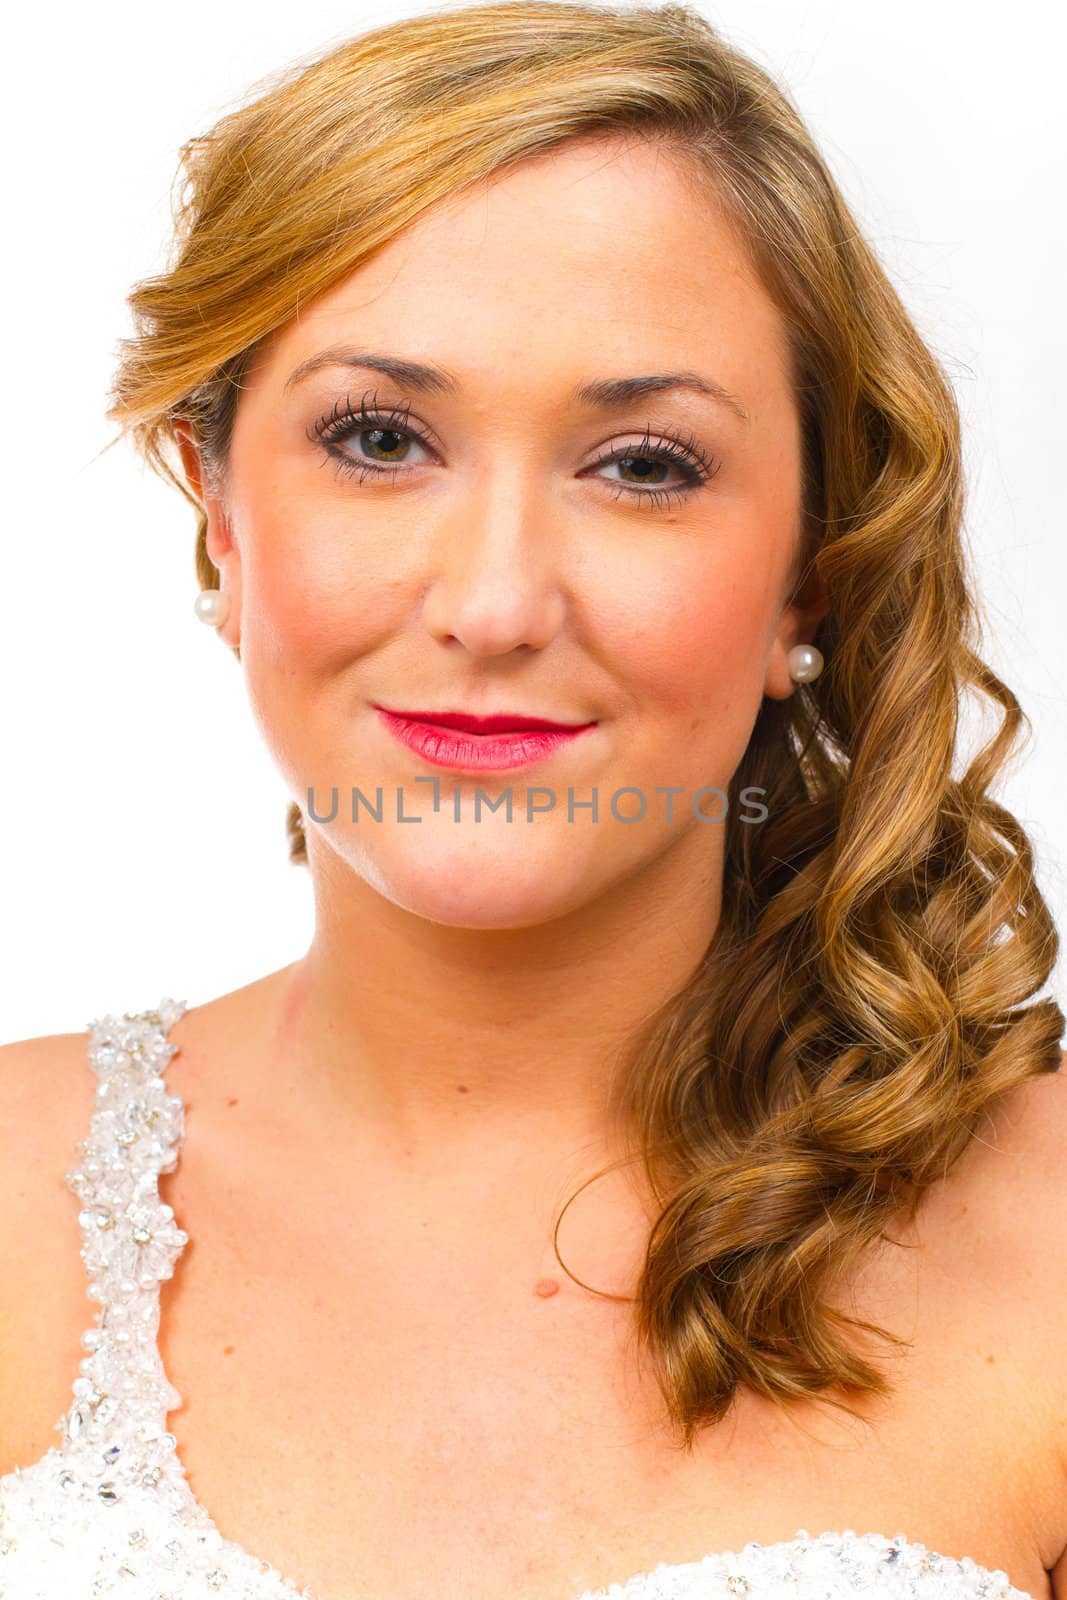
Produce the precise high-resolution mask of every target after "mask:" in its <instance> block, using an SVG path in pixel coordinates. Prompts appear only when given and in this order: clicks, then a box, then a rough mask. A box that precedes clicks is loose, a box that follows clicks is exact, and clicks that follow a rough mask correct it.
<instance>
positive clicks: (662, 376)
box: [283, 346, 749, 423]
mask: <svg viewBox="0 0 1067 1600" xmlns="http://www.w3.org/2000/svg"><path fill="white" fill-rule="evenodd" d="M323 367H369V368H370V369H371V371H373V372H382V373H384V374H385V375H386V377H389V378H393V379H394V380H395V381H396V382H397V383H399V384H401V385H402V386H403V387H404V388H407V389H411V390H413V391H414V392H415V393H417V394H426V395H455V394H457V393H458V392H459V389H460V384H459V380H458V379H457V378H456V377H455V375H454V374H453V373H451V372H446V371H444V369H443V368H441V367H435V366H432V365H430V364H429V363H427V362H422V361H407V360H404V359H403V358H402V357H400V356H388V355H380V354H378V353H376V352H375V351H372V350H352V349H349V348H348V347H347V346H338V347H336V348H334V349H331V350H322V351H320V352H319V354H318V355H315V356H310V357H309V358H308V360H307V361H302V362H301V363H300V365H299V366H298V367H297V368H296V370H295V371H294V372H292V373H290V375H289V377H288V378H287V379H286V381H285V386H284V389H283V393H285V394H288V392H289V390H290V389H292V388H293V387H294V385H295V384H298V383H299V382H300V381H301V379H303V378H306V377H308V376H309V375H310V374H311V373H312V372H318V371H320V370H321V369H322V368H323ZM667 389H689V390H691V391H693V392H694V393H695V394H702V395H707V396H708V397H709V398H710V399H712V400H717V401H718V402H719V403H720V404H721V405H724V406H725V407H726V408H727V409H728V410H729V411H732V412H733V413H734V415H735V416H736V417H739V418H740V419H741V421H742V422H746V423H747V422H748V421H749V416H748V412H747V411H746V410H745V408H744V406H743V405H742V404H741V402H740V400H738V398H737V396H736V395H734V394H731V393H730V392H729V390H728V389H724V388H723V386H722V385H721V384H719V383H715V382H713V380H712V379H710V378H704V377H701V375H700V373H699V372H689V371H686V372H654V373H650V374H649V375H648V376H647V377H643V378H595V379H592V380H591V381H590V382H588V383H579V384H577V385H576V386H575V388H574V389H573V390H572V391H571V395H570V400H571V403H572V404H573V405H585V406H592V407H595V408H596V409H598V410H601V411H611V410H618V409H620V408H621V407H622V406H626V405H630V404H631V403H632V402H633V401H634V400H643V399H644V397H645V396H646V395H650V394H662V393H663V392H664V390H667Z"/></svg>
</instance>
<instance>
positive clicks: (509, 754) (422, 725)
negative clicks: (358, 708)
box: [375, 706, 597, 772]
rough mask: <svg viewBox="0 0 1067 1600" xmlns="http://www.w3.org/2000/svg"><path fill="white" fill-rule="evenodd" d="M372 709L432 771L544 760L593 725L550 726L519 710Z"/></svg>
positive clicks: (484, 768)
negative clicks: (482, 713)
mask: <svg viewBox="0 0 1067 1600" xmlns="http://www.w3.org/2000/svg"><path fill="white" fill-rule="evenodd" d="M375 710H376V711H377V712H378V715H379V717H380V719H381V721H382V723H383V724H384V726H385V727H386V728H388V730H389V732H390V733H391V734H393V736H394V737H395V738H397V739H399V740H400V742H401V744H405V745H407V747H408V749H409V750H414V751H415V753H416V754H417V755H420V756H422V757H423V758H424V759H425V760H427V761H429V762H431V763H432V764H433V765H434V766H438V767H451V768H453V769H456V770H461V771H471V772H477V771H501V770H504V769H506V768H509V767H524V766H528V765H529V764H530V763H531V762H534V761H541V760H544V759H545V757H547V756H550V755H552V754H553V753H554V752H555V751H556V750H558V749H560V748H561V747H562V746H563V745H565V744H568V743H570V742H571V741H573V740H574V739H576V738H577V737H578V736H579V735H580V734H582V733H585V732H586V731H587V730H588V729H590V728H595V727H596V726H597V724H596V723H595V722H583V723H573V722H572V723H567V722H555V721H553V720H551V719H549V718H547V717H529V716H526V715H524V714H523V713H520V712H508V711H505V712H499V713H498V714H497V715H495V716H491V717H475V716H471V715H469V714H468V713H467V712H463V711H389V710H387V709H386V708H385V707H384V706H376V707H375Z"/></svg>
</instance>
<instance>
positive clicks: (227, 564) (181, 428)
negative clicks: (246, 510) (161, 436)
mask: <svg viewBox="0 0 1067 1600" xmlns="http://www.w3.org/2000/svg"><path fill="white" fill-rule="evenodd" d="M174 431H175V435H176V437H177V440H178V449H179V451H180V452H181V458H182V465H183V467H184V468H185V475H186V477H187V479H188V481H189V486H190V488H191V489H192V491H193V493H194V494H195V496H196V498H197V499H198V500H199V502H200V504H201V506H202V507H203V510H204V514H205V515H206V517H207V532H206V535H205V544H206V547H207V553H208V556H209V558H210V560H211V562H212V565H213V566H215V567H217V568H218V571H219V588H220V589H221V590H223V591H224V592H225V593H226V594H228V595H229V597H230V613H229V616H228V617H227V618H226V621H225V622H224V623H223V624H222V625H221V626H220V627H218V628H216V630H215V631H216V633H218V634H219V635H220V637H221V638H223V639H224V640H225V641H226V643H227V644H228V645H231V646H232V645H239V644H240V642H241V552H240V550H239V549H238V547H237V542H236V540H235V539H234V537H233V529H232V527H231V524H230V518H229V513H228V511H227V508H226V503H225V501H224V499H223V497H222V495H221V493H218V492H217V491H216V490H214V489H213V488H211V487H209V483H208V479H209V476H210V475H209V474H208V473H207V472H206V471H205V470H204V463H203V460H202V458H201V455H200V450H199V447H198V445H197V443H196V440H195V439H194V437H193V433H192V429H191V428H190V427H189V425H188V423H185V422H179V423H176V424H175V428H174Z"/></svg>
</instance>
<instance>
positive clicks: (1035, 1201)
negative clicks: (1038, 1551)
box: [956, 1053, 1067, 1600]
mask: <svg viewBox="0 0 1067 1600" xmlns="http://www.w3.org/2000/svg"><path fill="white" fill-rule="evenodd" d="M960 1166H961V1167H963V1168H965V1169H966V1172H965V1175H964V1181H963V1182H961V1183H960V1184H959V1185H958V1186H957V1190H956V1193H957V1200H956V1205H957V1208H958V1211H959V1213H960V1218H961V1221H963V1222H965V1223H966V1230H965V1231H966V1236H967V1238H968V1239H969V1240H971V1239H973V1240H974V1241H975V1250H976V1255H975V1256H974V1257H973V1259H975V1260H976V1261H977V1262H978V1263H979V1277H980V1280H981V1283H982V1286H983V1288H984V1290H985V1292H986V1294H987V1296H988V1299H989V1301H990V1302H991V1301H992V1300H993V1299H995V1298H999V1299H1000V1302H1001V1304H1002V1306H1003V1308H1004V1316H1003V1317H1002V1318H1000V1319H998V1320H999V1322H1000V1325H1001V1326H1002V1327H1003V1328H1004V1329H1005V1331H1006V1335H1007V1337H1006V1340H1005V1348H1004V1349H1003V1352H1002V1355H1001V1356H1000V1357H999V1359H1004V1360H1008V1361H1014V1362H1018V1364H1019V1366H1020V1370H1021V1371H1022V1372H1023V1373H1024V1374H1025V1376H1026V1378H1027V1388H1028V1392H1029V1394H1030V1395H1031V1396H1032V1397H1033V1399H1034V1415H1035V1417H1036V1419H1037V1422H1038V1432H1037V1434H1036V1435H1035V1436H1034V1448H1035V1449H1041V1450H1042V1451H1043V1452H1044V1454H1045V1459H1047V1461H1048V1463H1049V1476H1048V1478H1047V1480H1046V1485H1047V1487H1046V1489H1045V1503H1044V1506H1043V1514H1042V1517H1041V1520H1042V1522H1043V1526H1044V1527H1045V1528H1046V1529H1047V1530H1048V1534H1049V1546H1048V1548H1049V1550H1050V1552H1051V1554H1050V1556H1046V1562H1047V1563H1048V1570H1049V1573H1050V1577H1051V1580H1052V1593H1053V1594H1054V1595H1055V1596H1056V1597H1057V1600H1067V1338H1065V1337H1064V1334H1065V1331H1067V1053H1065V1054H1064V1055H1062V1056H1061V1058H1060V1064H1059V1067H1058V1070H1057V1071H1055V1072H1045V1073H1040V1074H1038V1075H1037V1076H1035V1077H1031V1078H1027V1079H1025V1080H1024V1082H1023V1083H1021V1084H1018V1085H1017V1086H1016V1087H1015V1088H1013V1089H1012V1090H1010V1091H1009V1092H1008V1093H1007V1094H1005V1095H1003V1096H1001V1097H1000V1099H999V1100H998V1101H996V1102H995V1103H994V1105H993V1106H992V1107H991V1108H990V1110H989V1112H988V1114H987V1116H986V1117H985V1118H984V1119H983V1123H982V1125H980V1126H979V1127H978V1128H977V1129H976V1132H975V1139H974V1141H973V1146H972V1147H971V1148H969V1149H968V1150H967V1151H966V1152H965V1156H964V1157H963V1158H961V1162H960Z"/></svg>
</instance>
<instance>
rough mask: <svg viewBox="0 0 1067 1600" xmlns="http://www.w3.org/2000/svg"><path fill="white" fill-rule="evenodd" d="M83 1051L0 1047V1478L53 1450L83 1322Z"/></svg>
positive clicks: (71, 1042)
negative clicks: (75, 1173) (74, 1187)
mask: <svg viewBox="0 0 1067 1600" xmlns="http://www.w3.org/2000/svg"><path fill="white" fill-rule="evenodd" d="M88 1045H89V1034H88V1032H85V1033H57V1034H45V1035H42V1036H40V1037H39V1038H33V1039H19V1040H16V1041H14V1042H13V1043H10V1044H3V1045H0V1473H4V1472H6V1471H9V1470H10V1469H11V1467H12V1466H14V1465H16V1464H21V1463H25V1462H28V1461H30V1460H33V1459H36V1457H38V1456H40V1455H41V1454H43V1452H44V1450H45V1449H46V1448H47V1446H48V1445H49V1444H54V1443H55V1442H56V1440H55V1436H54V1434H51V1433H50V1432H49V1429H50V1427H51V1425H52V1424H53V1423H54V1422H55V1421H56V1420H57V1419H58V1417H59V1415H60V1413H61V1411H62V1409H63V1407H64V1405H65V1404H66V1399H67V1395H66V1390H67V1389H68V1388H69V1383H70V1380H71V1377H72V1375H73V1374H74V1373H76V1371H77V1367H78V1361H79V1359H80V1355H81V1354H82V1353H83V1352H79V1350H78V1346H77V1342H76V1341H77V1338H78V1335H79V1334H80V1332H81V1330H82V1329H83V1328H85V1327H88V1326H89V1323H90V1321H91V1313H92V1306H91V1304H90V1302H89V1301H88V1300H87V1298H86V1287H85V1274H84V1271H83V1270H82V1269H81V1262H80V1258H79V1255H78V1251H79V1248H80V1244H81V1236H80V1231H79V1225H78V1203H77V1200H76V1198H75V1197H74V1195H72V1193H71V1191H70V1190H69V1189H68V1188H67V1186H66V1183H65V1175H66V1173H67V1172H68V1171H69V1170H70V1168H71V1167H72V1166H74V1165H75V1163H76V1161H77V1159H78V1151H77V1148H76V1146H77V1144H78V1142H79V1140H81V1139H84V1137H85V1135H86V1133H87V1132H88V1130H89V1122H90V1118H91V1115H92V1109H93V1103H94V1096H95V1090H96V1079H95V1075H94V1074H93V1072H92V1070H91V1068H90V1066H89V1061H88ZM72 1341H73V1342H72ZM53 1374H58V1375H60V1376H59V1377H57V1378H54V1379H53V1381H52V1386H51V1388H49V1377H50V1376H51V1375H53ZM42 1388H43V1393H42V1392H39V1391H40V1390H41V1389H42Z"/></svg>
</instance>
